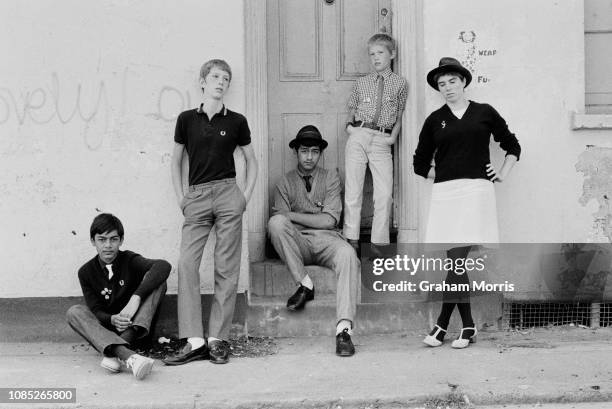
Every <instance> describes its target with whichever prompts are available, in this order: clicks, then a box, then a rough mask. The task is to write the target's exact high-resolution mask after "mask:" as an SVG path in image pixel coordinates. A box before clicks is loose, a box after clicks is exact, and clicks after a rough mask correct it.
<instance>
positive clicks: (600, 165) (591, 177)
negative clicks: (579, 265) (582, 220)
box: [576, 145, 612, 242]
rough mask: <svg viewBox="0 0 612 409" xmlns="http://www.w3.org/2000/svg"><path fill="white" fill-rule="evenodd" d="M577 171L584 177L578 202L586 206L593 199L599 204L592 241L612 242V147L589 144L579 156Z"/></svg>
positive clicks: (594, 214)
mask: <svg viewBox="0 0 612 409" xmlns="http://www.w3.org/2000/svg"><path fill="white" fill-rule="evenodd" d="M576 171H578V172H581V173H582V174H583V175H584V177H585V180H584V183H583V184H582V196H580V199H579V200H578V202H579V203H580V204H581V205H583V206H586V205H587V204H588V203H589V202H590V201H591V200H595V201H596V202H597V203H598V204H599V208H598V210H597V212H595V213H593V217H594V220H593V227H592V231H591V235H590V238H591V239H592V241H602V240H603V239H605V240H608V241H610V242H612V213H611V209H610V199H611V198H612V148H605V147H598V146H593V145H587V148H586V150H585V151H584V152H583V153H581V154H580V156H579V157H578V163H576Z"/></svg>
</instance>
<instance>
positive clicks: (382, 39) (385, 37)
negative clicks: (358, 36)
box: [368, 33, 395, 53]
mask: <svg viewBox="0 0 612 409" xmlns="http://www.w3.org/2000/svg"><path fill="white" fill-rule="evenodd" d="M374 44H378V45H383V46H385V47H387V49H388V50H389V52H391V53H392V52H393V51H395V40H394V39H393V37H391V36H390V35H389V34H383V33H378V34H374V35H373V36H372V37H370V39H369V40H368V47H369V46H371V45H374Z"/></svg>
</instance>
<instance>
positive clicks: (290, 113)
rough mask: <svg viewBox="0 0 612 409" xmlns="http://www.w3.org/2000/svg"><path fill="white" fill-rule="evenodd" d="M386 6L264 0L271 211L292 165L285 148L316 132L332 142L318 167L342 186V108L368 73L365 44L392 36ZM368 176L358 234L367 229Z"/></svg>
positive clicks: (383, 1) (355, 0)
mask: <svg viewBox="0 0 612 409" xmlns="http://www.w3.org/2000/svg"><path fill="white" fill-rule="evenodd" d="M390 5H391V1H390V0H375V1H372V0H350V1H349V0H335V1H334V0H268V2H267V31H268V32H267V37H268V111H269V137H268V143H269V145H268V146H269V160H270V163H269V187H270V205H272V199H273V197H274V196H273V194H274V186H275V185H276V183H277V182H278V180H279V179H280V177H281V176H282V175H283V174H285V173H286V172H288V171H289V170H291V169H294V168H295V166H296V159H295V154H294V153H293V152H292V151H291V149H290V148H289V145H288V144H289V141H290V140H291V139H293V138H294V137H295V135H296V133H297V131H298V130H299V129H300V128H301V127H302V126H304V125H308V124H312V125H315V126H316V127H317V128H319V130H320V131H321V134H322V135H323V138H324V139H325V140H326V141H327V142H328V143H329V146H328V148H327V149H326V150H325V153H324V156H323V158H322V159H321V162H319V165H320V166H323V167H325V168H328V169H333V168H337V169H338V170H339V172H340V176H341V178H342V179H343V180H344V146H345V144H346V139H347V135H346V132H345V130H344V128H345V127H344V124H345V121H346V115H347V108H346V102H347V100H348V96H349V94H350V92H351V90H352V87H353V84H354V81H355V79H356V78H358V77H360V76H362V75H365V74H367V73H368V72H370V69H371V67H370V63H369V57H368V53H367V40H368V38H370V36H372V35H373V34H375V33H377V32H387V33H390V30H391V23H390V21H391V10H390ZM371 186H372V182H371V176H370V175H369V172H368V175H367V176H366V186H365V188H364V190H365V192H364V193H365V195H364V206H363V210H362V229H363V228H364V227H365V228H366V229H367V228H368V227H369V226H371V224H372V213H373V207H372V193H371V191H372V187H371Z"/></svg>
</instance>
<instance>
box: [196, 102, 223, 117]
mask: <svg viewBox="0 0 612 409" xmlns="http://www.w3.org/2000/svg"><path fill="white" fill-rule="evenodd" d="M196 112H197V113H198V114H205V113H206V112H204V103H203V102H201V103H200V106H198V107H197V108H196ZM215 115H221V116H227V108H226V107H225V104H223V105H221V111H219V112H217V113H216V114H215Z"/></svg>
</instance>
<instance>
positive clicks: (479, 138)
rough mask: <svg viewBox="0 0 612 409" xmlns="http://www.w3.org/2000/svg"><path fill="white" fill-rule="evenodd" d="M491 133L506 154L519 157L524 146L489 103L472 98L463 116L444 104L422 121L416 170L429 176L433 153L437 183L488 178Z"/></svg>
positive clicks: (415, 161) (415, 156) (421, 174)
mask: <svg viewBox="0 0 612 409" xmlns="http://www.w3.org/2000/svg"><path fill="white" fill-rule="evenodd" d="M491 134H493V139H494V140H495V141H496V142H499V144H500V146H501V148H502V149H503V150H505V151H506V155H514V156H516V157H517V159H518V158H519V156H520V154H521V146H520V145H519V142H518V140H517V139H516V136H514V134H513V133H511V132H510V130H508V125H506V121H505V120H504V119H503V118H502V117H501V116H500V115H499V113H497V111H496V110H495V109H494V108H493V107H492V106H491V105H489V104H479V103H477V102H474V101H470V103H469V105H468V107H467V110H466V111H465V113H464V114H463V117H462V118H461V119H459V118H457V117H456V116H455V115H454V114H453V113H452V111H451V109H450V108H449V107H448V105H446V104H444V105H443V106H442V107H441V108H439V109H437V110H436V111H434V112H432V113H431V115H429V116H428V117H427V119H426V120H425V123H424V124H423V129H422V130H421V133H420V135H419V144H418V145H417V148H416V151H415V153H414V163H413V165H414V172H415V173H416V174H417V175H420V176H423V177H424V178H426V177H427V174H428V173H429V169H430V168H431V159H432V157H433V158H434V160H435V164H436V177H435V180H434V183H438V182H444V181H448V180H454V179H488V177H487V171H486V165H487V164H488V163H490V157H489V142H490V137H491Z"/></svg>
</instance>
